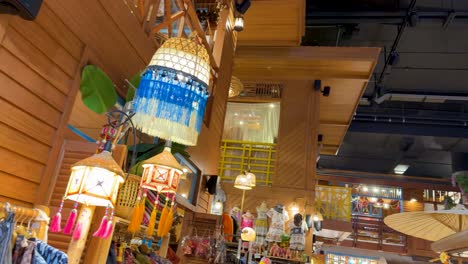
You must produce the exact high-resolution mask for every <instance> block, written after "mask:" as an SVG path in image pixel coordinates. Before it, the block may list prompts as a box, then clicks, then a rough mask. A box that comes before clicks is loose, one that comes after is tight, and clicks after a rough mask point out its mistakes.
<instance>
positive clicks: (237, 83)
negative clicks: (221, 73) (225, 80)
mask: <svg viewBox="0 0 468 264" xmlns="http://www.w3.org/2000/svg"><path fill="white" fill-rule="evenodd" d="M243 90H244V84H243V83H242V82H241V80H240V79H239V78H237V77H236V76H232V77H231V85H230V86H229V97H236V96H238V95H239V94H240V93H241V92H242V91H243Z"/></svg>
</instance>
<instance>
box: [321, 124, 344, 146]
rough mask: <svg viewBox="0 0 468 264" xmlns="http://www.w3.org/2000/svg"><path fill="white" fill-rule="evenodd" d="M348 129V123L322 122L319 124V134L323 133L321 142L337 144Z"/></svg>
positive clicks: (329, 144)
mask: <svg viewBox="0 0 468 264" xmlns="http://www.w3.org/2000/svg"><path fill="white" fill-rule="evenodd" d="M347 130H348V125H337V124H324V123H321V124H320V126H319V134H321V135H323V141H322V144H324V145H327V146H339V145H340V144H341V141H342V140H343V137H344V136H345V134H346V131H347Z"/></svg>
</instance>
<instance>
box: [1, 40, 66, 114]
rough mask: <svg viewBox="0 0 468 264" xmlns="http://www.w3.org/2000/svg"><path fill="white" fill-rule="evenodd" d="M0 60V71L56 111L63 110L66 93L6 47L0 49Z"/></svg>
mask: <svg viewBox="0 0 468 264" xmlns="http://www.w3.org/2000/svg"><path fill="white" fill-rule="evenodd" d="M0 61H2V64H1V65H0V71H2V72H4V73H5V74H6V75H8V76H10V78H11V79H14V80H15V81H16V82H18V83H19V84H21V85H22V86H23V87H24V88H26V89H28V90H29V91H30V92H32V93H34V94H35V95H37V96H38V97H39V98H41V99H42V100H43V101H44V102H43V103H46V104H48V105H50V106H51V107H53V108H54V109H55V110H57V111H63V110H64V108H65V99H66V93H63V92H62V91H60V90H59V89H57V88H56V87H55V86H53V85H52V84H51V83H50V82H49V81H48V80H46V79H44V78H43V77H41V76H40V75H39V74H37V73H36V72H35V71H34V70H32V69H31V68H30V67H29V66H28V65H27V64H25V63H23V62H22V61H20V60H19V59H18V58H17V57H15V56H14V55H13V54H12V53H10V52H9V51H8V50H6V49H3V48H2V49H0Z"/></svg>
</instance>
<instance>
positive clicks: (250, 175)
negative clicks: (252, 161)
mask: <svg viewBox="0 0 468 264" xmlns="http://www.w3.org/2000/svg"><path fill="white" fill-rule="evenodd" d="M245 177H246V178H247V179H248V180H249V181H250V186H251V187H255V186H256V185H257V177H256V176H255V174H253V173H251V172H250V171H247V172H246V173H245Z"/></svg>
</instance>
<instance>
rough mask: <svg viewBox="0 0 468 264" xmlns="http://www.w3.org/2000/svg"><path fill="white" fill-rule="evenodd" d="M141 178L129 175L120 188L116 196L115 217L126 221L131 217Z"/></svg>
mask: <svg viewBox="0 0 468 264" xmlns="http://www.w3.org/2000/svg"><path fill="white" fill-rule="evenodd" d="M140 179H141V177H140V176H138V175H134V174H129V175H128V178H127V180H126V181H125V182H124V183H123V185H122V187H121V188H120V191H119V194H118V195H117V202H116V206H115V215H116V216H118V217H121V218H124V219H127V220H130V218H131V217H132V212H133V208H134V207H135V202H136V200H137V197H138V188H139V187H140Z"/></svg>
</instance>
